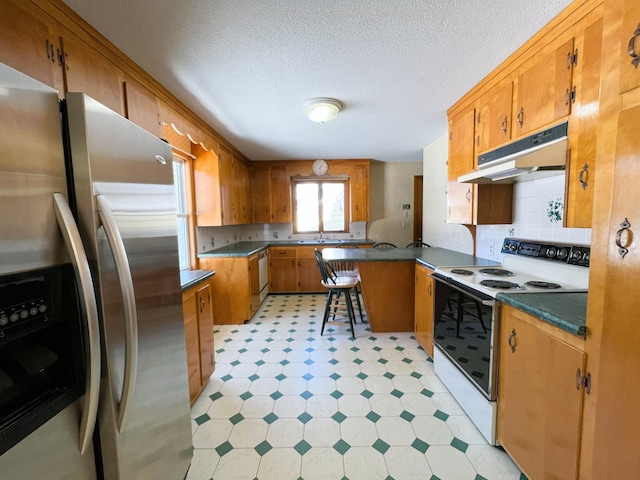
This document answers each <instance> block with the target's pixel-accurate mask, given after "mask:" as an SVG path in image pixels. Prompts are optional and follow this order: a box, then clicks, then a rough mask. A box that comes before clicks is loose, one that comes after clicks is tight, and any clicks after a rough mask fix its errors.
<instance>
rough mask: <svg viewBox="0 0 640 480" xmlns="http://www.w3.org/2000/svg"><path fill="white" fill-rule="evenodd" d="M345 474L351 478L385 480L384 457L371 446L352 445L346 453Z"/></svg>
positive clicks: (355, 479)
mask: <svg viewBox="0 0 640 480" xmlns="http://www.w3.org/2000/svg"><path fill="white" fill-rule="evenodd" d="M344 474H345V476H346V477H347V478H349V480H385V479H386V478H387V477H388V476H389V472H388V470H387V465H386V463H385V461H384V457H383V456H382V454H380V453H379V452H377V451H375V450H374V449H373V448H371V447H351V448H350V449H349V450H348V451H347V452H346V453H345V454H344Z"/></svg>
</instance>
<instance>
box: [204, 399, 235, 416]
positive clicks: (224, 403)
mask: <svg viewBox="0 0 640 480" xmlns="http://www.w3.org/2000/svg"><path fill="white" fill-rule="evenodd" d="M242 403H243V402H242V399H241V398H240V397H236V396H233V397H221V398H218V399H217V400H215V401H214V402H212V403H211V406H210V407H209V410H207V415H209V416H210V417H211V418H224V419H227V418H231V417H232V416H234V415H235V414H236V413H238V412H239V411H240V408H241V407H242Z"/></svg>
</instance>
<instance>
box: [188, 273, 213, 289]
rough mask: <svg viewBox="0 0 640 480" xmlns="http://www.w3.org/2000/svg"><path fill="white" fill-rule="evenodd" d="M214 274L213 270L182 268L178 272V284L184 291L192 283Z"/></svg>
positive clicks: (192, 284)
mask: <svg viewBox="0 0 640 480" xmlns="http://www.w3.org/2000/svg"><path fill="white" fill-rule="evenodd" d="M215 274H216V272H215V271H213V270H182V271H181V272H180V286H181V287H182V291H185V290H187V289H189V288H191V287H193V286H194V285H197V284H198V283H200V282H202V281H203V280H206V279H207V278H210V277H213V276H214V275H215Z"/></svg>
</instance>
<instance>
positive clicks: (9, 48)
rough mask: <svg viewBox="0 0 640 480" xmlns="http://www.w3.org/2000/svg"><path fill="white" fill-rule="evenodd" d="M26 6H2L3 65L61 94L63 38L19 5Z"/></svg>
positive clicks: (0, 49)
mask: <svg viewBox="0 0 640 480" xmlns="http://www.w3.org/2000/svg"><path fill="white" fill-rule="evenodd" d="M24 3H26V2H22V1H16V2H14V1H3V2H2V15H0V62H2V63H4V64H6V65H9V66H10V67H12V68H15V69H16V70H19V71H21V72H23V73H25V74H27V75H29V76H31V77H33V78H35V79H36V80H39V81H41V82H42V83H45V84H47V85H49V86H51V87H53V88H56V89H58V90H59V91H60V92H62V90H63V89H64V85H63V81H62V63H61V61H60V58H59V56H60V55H61V54H62V52H61V48H60V38H59V37H58V36H57V35H55V34H54V33H53V32H50V31H49V27H48V26H47V24H46V23H44V22H43V21H41V20H40V19H38V18H35V17H34V16H33V15H32V14H31V13H27V12H26V11H25V10H24V9H23V7H22V5H20V4H24ZM19 5H20V6H19Z"/></svg>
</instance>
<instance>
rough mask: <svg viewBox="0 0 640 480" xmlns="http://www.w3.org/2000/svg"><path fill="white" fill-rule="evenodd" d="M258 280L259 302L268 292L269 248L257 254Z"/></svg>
mask: <svg viewBox="0 0 640 480" xmlns="http://www.w3.org/2000/svg"><path fill="white" fill-rule="evenodd" d="M258 280H259V285H260V303H262V301H263V300H264V297H266V296H267V294H268V293H269V250H268V249H265V250H263V251H261V252H260V253H259V254H258Z"/></svg>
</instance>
